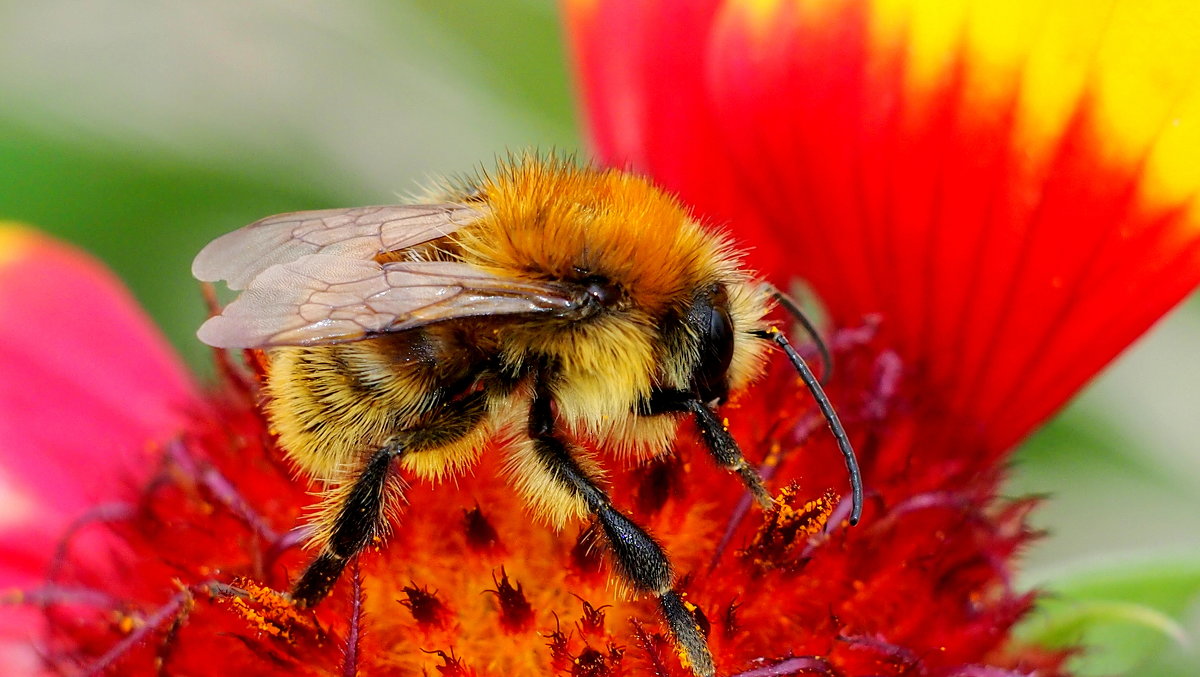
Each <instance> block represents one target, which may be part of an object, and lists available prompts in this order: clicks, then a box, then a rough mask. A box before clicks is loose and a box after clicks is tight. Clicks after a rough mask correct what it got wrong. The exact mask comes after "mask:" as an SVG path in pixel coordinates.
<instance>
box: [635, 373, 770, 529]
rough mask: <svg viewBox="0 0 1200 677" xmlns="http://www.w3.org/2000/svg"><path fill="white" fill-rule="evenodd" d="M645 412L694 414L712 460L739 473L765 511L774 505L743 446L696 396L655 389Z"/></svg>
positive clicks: (651, 414)
mask: <svg viewBox="0 0 1200 677" xmlns="http://www.w3.org/2000/svg"><path fill="white" fill-rule="evenodd" d="M642 413H643V414H644V415H648V416H654V415H657V414H667V413H688V414H691V415H692V418H693V419H694V420H695V421H696V428H697V429H699V430H700V436H701V438H703V439H704V446H706V447H707V448H708V453H709V454H710V455H712V457H713V460H715V461H716V462H717V464H718V465H720V466H721V467H722V468H725V469H726V470H730V471H732V472H735V473H737V474H738V476H739V477H741V478H742V483H743V484H745V485H746V488H747V489H749V490H750V494H751V495H753V496H754V500H755V501H757V502H758V504H759V505H761V506H762V507H763V508H768V507H770V506H771V494H770V493H768V492H767V488H766V487H765V486H764V485H763V481H762V477H760V476H759V474H758V470H757V469H755V468H754V466H752V465H750V464H749V463H748V462H747V461H746V458H745V457H744V456H742V450H741V447H739V446H738V443H737V441H736V440H734V439H733V435H730V434H729V431H728V430H726V429H725V424H724V423H722V422H721V421H720V420H719V419H718V418H717V414H716V412H714V411H713V410H712V409H710V408H709V407H708V405H706V404H705V403H704V402H702V401H700V399H699V398H697V397H696V395H694V394H692V393H688V392H685V391H682V390H656V391H654V392H653V393H651V395H650V402H649V407H648V408H647V410H646V411H644V412H642Z"/></svg>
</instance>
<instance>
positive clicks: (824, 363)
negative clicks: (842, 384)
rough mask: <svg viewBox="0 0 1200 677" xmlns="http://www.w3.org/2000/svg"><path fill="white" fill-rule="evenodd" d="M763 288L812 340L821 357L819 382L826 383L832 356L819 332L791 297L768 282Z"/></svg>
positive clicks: (831, 367) (831, 370)
mask: <svg viewBox="0 0 1200 677" xmlns="http://www.w3.org/2000/svg"><path fill="white" fill-rule="evenodd" d="M765 286H766V288H767V291H768V292H770V294H771V297H772V298H774V299H775V300H776V301H778V302H779V305H781V306H783V309H784V310H786V311H787V312H788V314H789V315H791V316H792V318H794V319H795V320H796V321H797V322H799V323H800V326H801V327H803V328H804V331H805V333H807V334H808V337H809V338H810V339H812V342H813V343H814V344H816V346H817V353H818V354H819V355H820V356H821V379H820V382H821V383H826V382H827V381H829V377H830V376H831V375H832V374H833V356H832V355H831V354H830V353H829V346H827V345H825V341H824V340H823V339H822V338H821V334H820V332H818V331H817V328H816V327H814V326H813V323H812V320H809V319H808V316H807V315H805V314H804V311H803V310H800V305H799V304H797V303H796V302H795V301H794V300H792V297H790V296H788V295H787V294H785V293H783V292H782V291H780V289H779V287H776V286H775V285H773V284H771V283H769V282H768V283H766V284H765Z"/></svg>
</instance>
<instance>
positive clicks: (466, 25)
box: [0, 0, 1200, 676]
mask: <svg viewBox="0 0 1200 677" xmlns="http://www.w3.org/2000/svg"><path fill="white" fill-rule="evenodd" d="M581 145H582V141H581V135H580V131H579V128H578V125H577V122H576V120H575V115H574V106H573V103H572V96H571V92H570V85H569V82H568V78H567V72H566V67H565V60H564V53H563V48H562V45H561V43H560V35H559V23H558V17H557V15H556V10H555V8H554V7H553V5H552V3H551V2H549V0H457V1H454V2H445V1H444V0H443V1H439V0H410V1H409V2H405V3H396V2H384V1H382V0H374V1H366V2H357V3H341V4H336V5H335V4H334V3H329V2H316V1H311V0H309V1H306V0H286V1H285V0H275V1H260V2H255V3H245V2H234V1H232V0H206V1H205V2H201V3H182V2H181V3H142V2H134V1H133V0H92V1H89V2H80V1H67V0H38V1H37V2H12V1H5V2H0V219H5V218H7V219H15V220H20V221H26V222H28V223H31V224H35V225H37V226H39V227H41V228H44V229H46V230H48V231H50V232H52V233H54V234H56V235H58V236H60V237H62V238H65V239H67V240H70V241H72V242H75V243H77V244H79V245H80V246H82V247H84V248H85V249H87V250H89V251H91V252H93V253H95V254H97V255H99V256H100V257H101V258H103V259H104V260H105V261H107V262H108V263H109V265H111V266H112V267H113V268H114V269H115V270H116V271H117V273H118V274H119V275H120V276H121V277H122V278H124V279H125V280H126V281H127V282H128V283H129V285H130V286H131V287H132V288H133V291H134V293H135V294H136V295H137V297H138V298H139V299H140V300H141V302H142V303H143V304H145V306H146V307H147V308H148V309H149V310H150V312H151V313H152V314H153V316H154V317H155V318H156V320H157V321H158V322H159V324H160V325H161V326H162V327H163V328H164V330H165V331H166V333H167V335H168V337H169V338H170V340H171V341H172V343H174V345H175V346H176V347H177V348H178V349H179V351H180V352H181V353H182V354H183V355H184V356H185V357H186V358H187V360H188V361H189V362H190V363H191V364H192V365H193V367H195V368H196V369H197V370H198V371H200V372H202V373H207V370H208V366H207V365H208V354H207V352H206V350H205V349H204V348H203V347H202V346H200V345H199V344H198V343H197V342H196V341H195V340H194V338H193V335H192V332H193V331H194V329H195V327H196V326H197V325H198V324H199V323H200V321H201V320H202V319H203V315H204V311H203V307H202V305H201V302H200V297H199V293H198V291H197V287H196V285H195V283H193V281H192V280H191V277H190V275H189V273H188V269H189V264H190V261H191V258H192V256H193V254H194V253H195V252H196V251H197V250H198V249H199V248H200V247H201V246H202V245H203V244H204V243H206V242H208V241H209V240H210V239H212V238H213V237H214V236H216V235H218V234H220V233H223V232H225V231H228V230H231V229H233V228H235V227H238V226H241V225H243V224H245V223H248V222H250V221H253V220H255V219H257V218H259V217H261V216H264V215H267V214H272V213H276V212H281V211H293V210H301V209H316V208H321V207H331V206H348V205H357V204H378V203H387V202H392V201H395V200H396V199H397V198H398V196H401V195H404V194H406V193H408V192H410V191H413V190H414V189H415V188H416V187H417V183H418V182H420V181H422V180H424V179H427V178H428V177H430V176H433V175H437V174H442V173H447V172H460V171H469V170H471V169H473V168H475V167H477V166H479V165H481V164H482V165H489V164H491V162H492V159H493V157H494V156H496V155H499V154H503V153H504V152H506V150H508V149H520V148H526V147H531V146H534V147H539V148H544V149H545V148H552V147H553V148H562V149H576V148H579V147H581ZM4 321H10V322H11V321H15V318H6V319H5V320H4ZM1198 337H1200V304H1197V303H1195V302H1191V303H1189V304H1188V306H1187V307H1185V308H1183V309H1182V310H1181V311H1178V312H1176V313H1175V314H1174V315H1173V316H1172V317H1171V318H1169V319H1168V320H1166V321H1164V322H1163V323H1162V324H1161V325H1160V326H1159V327H1158V328H1157V330H1156V331H1155V332H1154V333H1153V334H1152V335H1151V336H1150V337H1148V338H1147V339H1145V340H1143V341H1142V342H1141V343H1140V344H1139V345H1138V346H1137V347H1135V349H1134V350H1132V351H1131V352H1130V353H1128V354H1127V355H1126V356H1125V357H1124V358H1123V359H1122V360H1121V361H1120V363H1119V364H1117V365H1116V366H1114V367H1113V368H1112V369H1110V370H1109V371H1108V372H1107V373H1106V374H1105V375H1103V376H1102V377H1101V378H1100V379H1099V380H1098V381H1097V382H1096V383H1095V384H1094V385H1093V386H1092V387H1091V388H1089V389H1088V391H1087V392H1086V393H1085V394H1084V396H1083V397H1081V398H1080V399H1079V400H1077V401H1076V403H1075V404H1074V405H1072V406H1071V407H1070V408H1069V410H1068V411H1067V412H1066V413H1064V414H1063V415H1062V416H1060V417H1059V418H1058V419H1057V420H1056V421H1055V422H1053V423H1052V424H1051V425H1049V426H1048V427H1047V428H1046V429H1044V430H1043V431H1042V432H1041V433H1040V434H1038V435H1037V436H1036V437H1035V438H1034V439H1033V440H1032V441H1031V442H1030V443H1029V444H1027V445H1026V447H1025V448H1024V449H1023V450H1022V452H1021V453H1020V454H1019V455H1018V456H1017V459H1016V461H1015V462H1014V464H1013V481H1012V483H1011V484H1010V485H1009V487H1008V493H1010V494H1013V495H1020V494H1025V493H1030V492H1037V493H1048V494H1051V496H1052V498H1051V500H1050V501H1049V502H1048V503H1047V504H1046V506H1045V507H1044V508H1043V509H1042V510H1041V511H1040V512H1039V513H1038V514H1037V517H1036V523H1037V524H1038V525H1039V526H1042V527H1045V528H1046V529H1047V530H1049V532H1050V537H1049V538H1047V539H1045V540H1043V541H1041V542H1040V543H1039V544H1038V545H1037V546H1036V547H1035V548H1033V549H1032V550H1030V551H1029V553H1028V555H1027V557H1026V560H1025V562H1026V565H1025V567H1024V570H1023V574H1022V577H1023V581H1024V583H1025V584H1026V585H1043V586H1047V587H1049V588H1051V589H1054V590H1055V591H1056V594H1055V595H1054V596H1053V598H1052V599H1050V600H1049V601H1047V602H1046V604H1045V605H1044V608H1043V609H1042V610H1041V611H1040V612H1039V613H1038V614H1037V616H1036V617H1035V618H1033V619H1031V621H1030V622H1029V623H1027V624H1026V626H1025V633H1026V634H1027V635H1029V636H1032V637H1037V638H1041V639H1044V640H1047V641H1075V640H1078V639H1080V638H1081V637H1082V638H1084V639H1085V640H1086V641H1088V643H1089V649H1088V651H1087V652H1086V654H1085V655H1084V656H1082V657H1081V658H1080V659H1079V660H1078V662H1077V664H1076V665H1077V666H1078V667H1079V668H1080V670H1081V671H1082V672H1084V673H1085V674H1117V673H1123V674H1138V675H1179V676H1183V675H1195V674H1200V660H1198V659H1197V656H1196V649H1195V648H1194V642H1195V641H1196V640H1197V638H1200V606H1198V605H1197V603H1196V602H1197V592H1198V591H1200V454H1198V453H1197V440H1200V412H1198V411H1197V405H1200V392H1197V390H1198V388H1200V353H1198V352H1197V351H1196V350H1194V346H1195V345H1196V343H1197V338H1198ZM1189 643H1190V645H1189Z"/></svg>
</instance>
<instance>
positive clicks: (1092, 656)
mask: <svg viewBox="0 0 1200 677" xmlns="http://www.w3.org/2000/svg"><path fill="white" fill-rule="evenodd" d="M1048 587H1049V594H1048V595H1047V596H1045V597H1044V598H1043V599H1042V600H1041V601H1040V602H1039V603H1038V607H1037V609H1036V611H1035V613H1034V614H1033V615H1032V616H1031V618H1030V619H1029V620H1028V621H1026V622H1025V623H1024V624H1023V625H1022V626H1021V628H1020V636H1021V637H1022V638H1023V639H1025V640H1028V641H1033V642H1036V643H1039V644H1043V645H1046V646H1051V647H1063V646H1076V645H1080V646H1082V647H1083V651H1082V652H1081V654H1080V655H1079V656H1077V657H1076V658H1075V659H1073V661H1072V668H1073V669H1074V670H1075V671H1076V672H1077V673H1078V674H1080V675H1105V674H1124V673H1129V672H1130V671H1132V670H1134V669H1135V668H1138V669H1139V670H1141V669H1144V667H1145V665H1146V664H1147V663H1148V662H1150V661H1151V660H1153V659H1156V658H1158V657H1159V654H1160V653H1161V652H1162V650H1163V649H1164V648H1165V647H1168V646H1170V645H1174V647H1175V648H1181V647H1186V646H1188V645H1189V644H1190V641H1191V640H1190V639H1189V638H1188V636H1187V631H1186V630H1185V629H1184V627H1183V626H1182V625H1181V619H1182V618H1183V617H1184V615H1185V613H1186V612H1187V611H1188V610H1189V608H1191V607H1192V606H1194V605H1195V604H1196V602H1197V601H1198V600H1200V557H1197V558H1195V559H1180V558H1164V559H1158V560H1142V561H1130V562H1126V563H1121V564H1115V565H1114V564H1108V565H1105V566H1103V567H1099V568H1093V569H1089V570H1081V571H1078V572H1075V573H1071V574H1066V575H1063V576H1060V577H1059V578H1057V579H1056V580H1055V581H1054V582H1053V583H1051V584H1050V585H1049V586H1048ZM1134 674H1147V673H1144V672H1141V671H1139V672H1136V673H1134Z"/></svg>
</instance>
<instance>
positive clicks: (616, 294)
mask: <svg viewBox="0 0 1200 677" xmlns="http://www.w3.org/2000/svg"><path fill="white" fill-rule="evenodd" d="M583 285H584V288H585V289H586V290H587V293H588V295H589V296H591V297H592V298H594V299H596V301H598V302H599V303H600V305H602V306H604V307H605V308H610V307H612V306H615V305H617V303H618V302H620V300H621V287H620V285H618V284H617V283H615V282H613V281H612V280H610V279H608V278H606V277H600V276H599V275H593V276H591V277H587V278H584V280H583Z"/></svg>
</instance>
